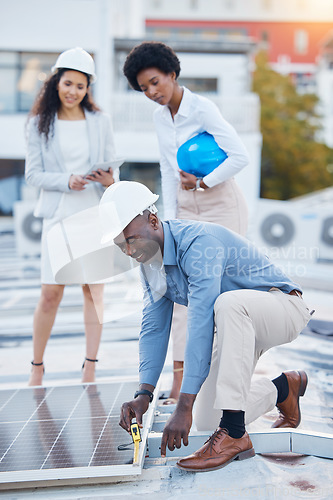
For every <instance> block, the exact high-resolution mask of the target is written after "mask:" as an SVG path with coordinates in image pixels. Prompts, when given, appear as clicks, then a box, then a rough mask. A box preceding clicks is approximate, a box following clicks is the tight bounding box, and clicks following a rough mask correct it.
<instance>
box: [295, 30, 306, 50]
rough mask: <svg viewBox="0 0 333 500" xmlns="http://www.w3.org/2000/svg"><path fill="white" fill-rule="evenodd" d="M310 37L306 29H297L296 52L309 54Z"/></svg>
mask: <svg viewBox="0 0 333 500" xmlns="http://www.w3.org/2000/svg"><path fill="white" fill-rule="evenodd" d="M308 44H309V37H308V33H307V31H305V30H297V31H295V42H294V46H295V52H296V54H307V52H308Z"/></svg>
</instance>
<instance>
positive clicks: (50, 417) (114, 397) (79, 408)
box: [0, 382, 138, 473]
mask: <svg viewBox="0 0 333 500" xmlns="http://www.w3.org/2000/svg"><path fill="white" fill-rule="evenodd" d="M137 387H138V384H137V382H123V383H122V382H118V383H110V384H93V385H85V386H84V385H76V386H67V387H47V388H41V387H38V388H25V389H19V390H6V391H0V473H1V472H9V471H28V470H43V469H56V468H72V467H91V466H105V465H107V466H109V465H124V464H130V463H131V462H132V459H133V446H130V447H129V450H125V451H118V445H120V444H125V443H130V442H131V437H130V436H129V434H128V433H127V432H126V431H124V430H123V429H122V428H121V427H120V426H119V424H118V422H119V413H120V407H121V405H122V403H123V402H124V401H129V400H131V399H132V398H133V394H134V392H135V390H136V389H137Z"/></svg>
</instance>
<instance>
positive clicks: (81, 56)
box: [51, 47, 97, 83]
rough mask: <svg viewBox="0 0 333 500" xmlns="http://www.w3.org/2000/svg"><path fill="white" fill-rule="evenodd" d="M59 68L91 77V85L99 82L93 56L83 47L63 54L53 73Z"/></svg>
mask: <svg viewBox="0 0 333 500" xmlns="http://www.w3.org/2000/svg"><path fill="white" fill-rule="evenodd" d="M59 68H68V69H74V70H75V71H81V73H86V74H87V75H89V76H90V80H91V83H93V82H95V81H96V80H97V76H96V74H95V63H94V60H93V58H92V57H91V55H90V54H88V52H86V51H85V50H84V49H82V48H81V47H75V49H69V50H65V52H62V53H61V54H60V56H59V57H58V59H57V61H56V63H55V65H54V66H52V68H51V71H52V73H55V72H56V70H57V69H59Z"/></svg>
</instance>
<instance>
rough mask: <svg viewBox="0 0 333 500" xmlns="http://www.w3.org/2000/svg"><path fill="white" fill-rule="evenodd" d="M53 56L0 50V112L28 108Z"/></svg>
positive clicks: (48, 70)
mask: <svg viewBox="0 0 333 500" xmlns="http://www.w3.org/2000/svg"><path fill="white" fill-rule="evenodd" d="M57 56H58V54H52V53H39V52H2V51H0V113H20V112H27V111H29V110H30V108H31V106H32V103H33V101H34V99H35V97H36V95H37V93H38V91H39V89H40V88H41V86H42V84H43V82H44V81H45V79H46V78H47V76H48V75H49V74H50V69H51V67H52V66H53V64H54V63H55V61H56V59H57Z"/></svg>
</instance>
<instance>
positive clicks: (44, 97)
mask: <svg viewBox="0 0 333 500" xmlns="http://www.w3.org/2000/svg"><path fill="white" fill-rule="evenodd" d="M65 71H71V70H70V69H68V68H60V69H58V71H57V72H56V73H55V74H54V75H51V76H50V77H49V78H48V79H47V80H46V81H45V83H44V85H43V87H42V88H41V90H40V92H39V94H38V95H37V97H36V100H35V102H34V104H33V106H32V108H31V111H30V113H29V117H28V120H29V118H31V117H32V116H38V118H39V120H38V131H39V133H40V135H42V134H44V135H45V137H46V140H48V138H49V135H50V132H51V133H52V132H53V126H54V119H55V115H56V113H57V111H58V109H59V108H60V105H61V102H60V99H59V95H58V90H57V86H58V83H59V81H60V78H61V77H62V75H63V74H64V73H65ZM83 74H84V75H85V76H86V77H87V82H88V92H87V93H86V95H85V96H84V98H83V100H82V101H81V103H80V106H81V107H82V108H83V109H86V110H87V111H100V108H99V107H98V106H97V104H96V103H95V102H94V100H93V98H92V96H91V94H90V88H89V85H90V76H89V75H87V74H86V73H83Z"/></svg>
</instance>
